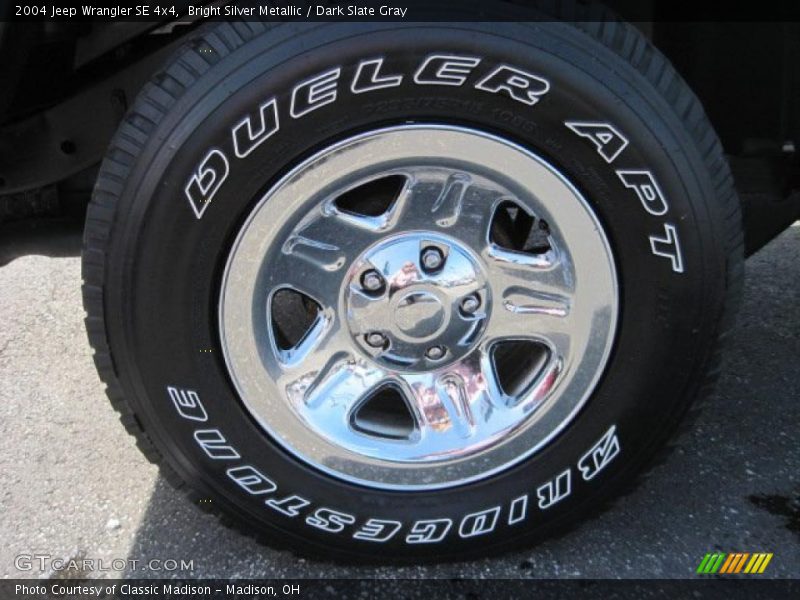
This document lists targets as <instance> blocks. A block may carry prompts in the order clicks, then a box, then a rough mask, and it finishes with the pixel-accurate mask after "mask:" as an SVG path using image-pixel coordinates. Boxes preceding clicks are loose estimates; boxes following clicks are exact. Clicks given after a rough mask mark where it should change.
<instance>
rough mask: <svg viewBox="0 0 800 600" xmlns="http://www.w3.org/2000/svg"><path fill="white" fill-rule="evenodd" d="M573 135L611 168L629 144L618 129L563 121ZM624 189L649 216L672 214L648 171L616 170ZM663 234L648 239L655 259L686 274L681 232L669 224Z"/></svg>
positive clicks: (610, 126)
mask: <svg viewBox="0 0 800 600" xmlns="http://www.w3.org/2000/svg"><path fill="white" fill-rule="evenodd" d="M564 125H565V126H566V127H567V128H569V129H570V130H571V131H572V132H573V133H575V134H576V135H578V136H579V137H582V138H584V139H587V140H588V141H589V142H591V143H592V144H593V145H594V147H595V149H596V150H597V153H598V154H599V155H600V156H601V157H603V160H605V161H606V163H608V164H609V165H610V164H612V163H614V161H616V160H617V158H619V156H620V155H621V154H622V152H623V150H625V148H627V147H628V145H629V144H630V142H629V140H628V138H627V137H625V136H624V135H623V134H622V133H621V132H620V131H619V130H618V129H617V128H616V127H614V126H613V125H611V124H610V123H602V122H597V121H564ZM615 173H616V175H617V177H618V178H619V180H620V181H621V182H622V185H623V186H625V187H626V188H627V189H630V190H633V192H634V193H635V194H636V197H637V198H638V199H639V202H640V203H641V205H642V208H644V210H645V212H647V214H649V215H651V216H653V217H662V216H664V215H666V214H667V213H668V212H669V202H667V198H666V197H665V196H664V193H663V192H662V191H661V187H660V186H659V185H658V181H656V178H655V177H654V176H653V173H652V171H650V170H647V169H617V170H616V171H615ZM662 231H663V234H662V232H659V233H657V234H654V235H650V236H648V242H649V248H650V252H651V253H652V254H653V255H654V256H659V257H662V258H667V259H669V261H670V265H671V266H672V270H673V271H674V272H675V273H683V269H684V264H683V255H682V252H681V243H680V239H679V236H678V230H677V228H676V227H675V225H673V224H672V223H670V222H667V221H663V222H662Z"/></svg>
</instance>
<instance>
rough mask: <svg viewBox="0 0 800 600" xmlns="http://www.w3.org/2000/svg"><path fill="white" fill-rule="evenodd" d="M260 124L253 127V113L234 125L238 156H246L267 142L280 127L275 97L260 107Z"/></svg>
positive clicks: (234, 141) (232, 132)
mask: <svg viewBox="0 0 800 600" xmlns="http://www.w3.org/2000/svg"><path fill="white" fill-rule="evenodd" d="M257 119H258V126H257V127H253V119H252V116H251V115H247V116H246V117H245V118H244V119H242V120H241V121H239V122H238V123H237V124H236V125H234V126H233V130H232V131H231V135H232V137H233V153H234V154H235V155H236V158H244V157H245V156H247V155H248V154H250V153H251V152H252V151H253V150H255V149H256V148H258V147H259V146H260V145H261V144H263V143H264V142H266V141H267V140H268V139H269V138H270V137H271V136H272V135H274V134H275V133H276V132H277V131H278V130H279V129H280V123H279V122H278V103H277V102H276V100H275V98H272V99H271V100H267V101H266V102H264V103H263V104H262V105H261V106H259V107H258V117H257Z"/></svg>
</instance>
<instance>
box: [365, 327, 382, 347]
mask: <svg viewBox="0 0 800 600" xmlns="http://www.w3.org/2000/svg"><path fill="white" fill-rule="evenodd" d="M365 339H366V340H367V344H369V345H370V346H372V347H373V348H383V347H384V346H385V345H386V337H385V336H384V335H383V334H382V333H378V332H377V331H373V332H372V333H368V334H367V335H366V338H365Z"/></svg>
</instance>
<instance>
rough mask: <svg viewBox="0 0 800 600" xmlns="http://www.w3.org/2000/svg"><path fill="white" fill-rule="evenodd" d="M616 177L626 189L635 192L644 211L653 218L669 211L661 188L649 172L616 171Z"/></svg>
mask: <svg viewBox="0 0 800 600" xmlns="http://www.w3.org/2000/svg"><path fill="white" fill-rule="evenodd" d="M617 177H619V178H620V179H621V180H622V183H623V184H624V185H625V187H626V188H630V189H632V190H633V191H634V192H636V195H637V196H638V197H639V200H640V201H641V203H642V206H643V207H644V209H645V210H646V211H647V212H649V213H650V214H651V215H653V216H654V217H660V216H661V215H664V214H666V213H667V211H668V210H669V205H668V204H667V201H666V200H665V199H664V194H662V193H661V188H660V187H659V186H658V183H657V182H656V180H655V179H654V178H653V174H652V173H651V172H650V171H638V170H632V171H625V170H618V171H617Z"/></svg>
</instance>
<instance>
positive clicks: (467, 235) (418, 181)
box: [392, 168, 503, 246]
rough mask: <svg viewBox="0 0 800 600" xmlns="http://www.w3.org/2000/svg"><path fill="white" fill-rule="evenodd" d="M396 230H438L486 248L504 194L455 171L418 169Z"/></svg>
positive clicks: (403, 197) (397, 217)
mask: <svg viewBox="0 0 800 600" xmlns="http://www.w3.org/2000/svg"><path fill="white" fill-rule="evenodd" d="M408 177H409V183H408V185H407V187H406V190H405V193H404V194H402V195H401V200H402V202H399V204H398V205H397V207H396V211H395V216H394V219H393V221H392V226H394V227H396V228H398V229H420V228H424V229H429V230H430V229H434V230H436V229H438V230H440V231H441V232H442V233H448V234H450V235H453V236H455V237H458V238H459V239H462V240H463V241H464V242H466V243H470V244H474V245H475V246H483V245H485V244H486V242H487V240H488V234H489V225H490V223H491V219H492V215H493V214H494V211H495V209H496V207H497V205H498V204H499V203H500V202H501V201H502V197H503V194H502V192H500V191H499V190H498V189H497V188H495V187H493V186H491V185H489V184H488V183H487V182H485V181H483V180H481V181H476V180H475V178H474V177H473V176H471V175H469V174H467V173H464V172H459V171H454V170H452V169H443V168H439V169H434V168H429V169H421V168H420V169H415V170H412V171H410V172H409V174H408Z"/></svg>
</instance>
